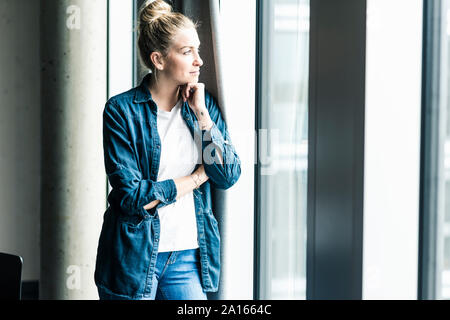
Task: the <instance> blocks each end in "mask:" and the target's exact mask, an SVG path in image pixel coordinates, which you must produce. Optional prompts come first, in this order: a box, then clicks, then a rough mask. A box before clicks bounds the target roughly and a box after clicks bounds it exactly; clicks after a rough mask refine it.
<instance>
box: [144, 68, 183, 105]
mask: <svg viewBox="0 0 450 320" xmlns="http://www.w3.org/2000/svg"><path fill="white" fill-rule="evenodd" d="M149 90H150V92H151V94H152V99H153V100H154V101H155V103H156V105H157V106H158V109H161V110H164V111H171V110H172V108H173V107H174V106H175V105H176V103H177V102H178V100H179V86H177V85H176V84H174V83H173V82H171V81H169V80H168V79H166V78H164V77H163V75H162V74H160V75H158V81H155V80H154V77H153V75H152V76H151V77H150V83H149Z"/></svg>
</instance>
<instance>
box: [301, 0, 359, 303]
mask: <svg viewBox="0 0 450 320" xmlns="http://www.w3.org/2000/svg"><path fill="white" fill-rule="evenodd" d="M366 6H367V4H366V0H343V1H334V0H311V2H310V66H309V70H310V78H309V131H308V146H309V147H308V150H309V151H308V198H307V199H308V200H307V201H308V204H307V207H308V216H307V285H306V297H307V299H362V262H363V200H364V199H363V196H364V119H365V52H366Z"/></svg>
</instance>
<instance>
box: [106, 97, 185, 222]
mask: <svg viewBox="0 0 450 320" xmlns="http://www.w3.org/2000/svg"><path fill="white" fill-rule="evenodd" d="M132 145H133V144H132V142H131V141H130V134H129V131H128V130H127V121H126V117H125V115H124V113H123V112H120V108H119V106H118V105H116V104H115V103H113V102H110V101H108V102H107V103H106V105H105V109H104V111H103V151H104V160H105V170H106V174H107V176H108V179H109V182H110V184H111V187H112V190H111V192H110V195H109V197H108V201H109V202H110V203H112V204H115V205H117V206H119V207H120V209H121V211H122V212H123V213H124V214H129V215H140V216H143V217H144V216H146V215H147V214H148V213H147V210H145V209H144V206H145V205H146V204H148V203H150V202H152V201H154V200H159V201H160V202H161V203H160V204H158V207H161V206H165V205H168V204H171V203H173V202H175V201H176V196H177V189H176V186H175V182H174V181H173V179H168V180H164V181H158V182H156V181H152V180H148V179H142V173H141V171H140V170H139V165H138V162H137V158H136V153H135V152H134V150H133V148H132Z"/></svg>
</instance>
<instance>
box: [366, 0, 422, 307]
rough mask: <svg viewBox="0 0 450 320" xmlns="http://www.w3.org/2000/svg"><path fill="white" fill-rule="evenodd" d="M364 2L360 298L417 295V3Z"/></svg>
mask: <svg viewBox="0 0 450 320" xmlns="http://www.w3.org/2000/svg"><path fill="white" fill-rule="evenodd" d="M367 6H368V23H367V24H368V27H367V57H366V59H367V63H366V117H365V118H366V122H365V126H366V128H365V130H366V133H365V134H366V135H365V174H364V175H365V177H364V179H365V184H364V254H363V299H417V276H418V274H417V270H418V233H419V228H418V222H419V170H420V113H421V112H420V111H421V68H422V1H421V0H369V1H368V2H367Z"/></svg>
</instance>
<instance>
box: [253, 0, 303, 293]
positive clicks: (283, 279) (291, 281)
mask: <svg viewBox="0 0 450 320" xmlns="http://www.w3.org/2000/svg"><path fill="white" fill-rule="evenodd" d="M258 3H259V4H258V5H259V6H260V7H259V19H260V21H259V26H260V30H259V33H260V35H261V38H260V43H259V66H260V70H259V72H261V74H260V77H258V78H259V81H260V83H259V97H258V99H259V110H258V111H257V113H258V171H257V175H258V178H257V180H258V186H257V188H258V197H257V199H259V200H258V204H257V206H258V208H259V209H258V213H259V215H258V219H259V223H258V229H259V230H257V234H258V235H259V241H258V244H259V247H258V250H257V254H258V259H257V261H258V262H259V263H258V264H257V266H258V271H257V273H258V277H259V279H258V280H257V281H258V283H259V290H258V291H259V292H257V298H260V299H305V297H306V208H307V207H306V196H307V159H308V157H307V154H308V153H307V151H308V136H307V133H308V112H307V110H308V108H307V102H308V78H309V74H308V69H309V0H270V1H263V2H258Z"/></svg>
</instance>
